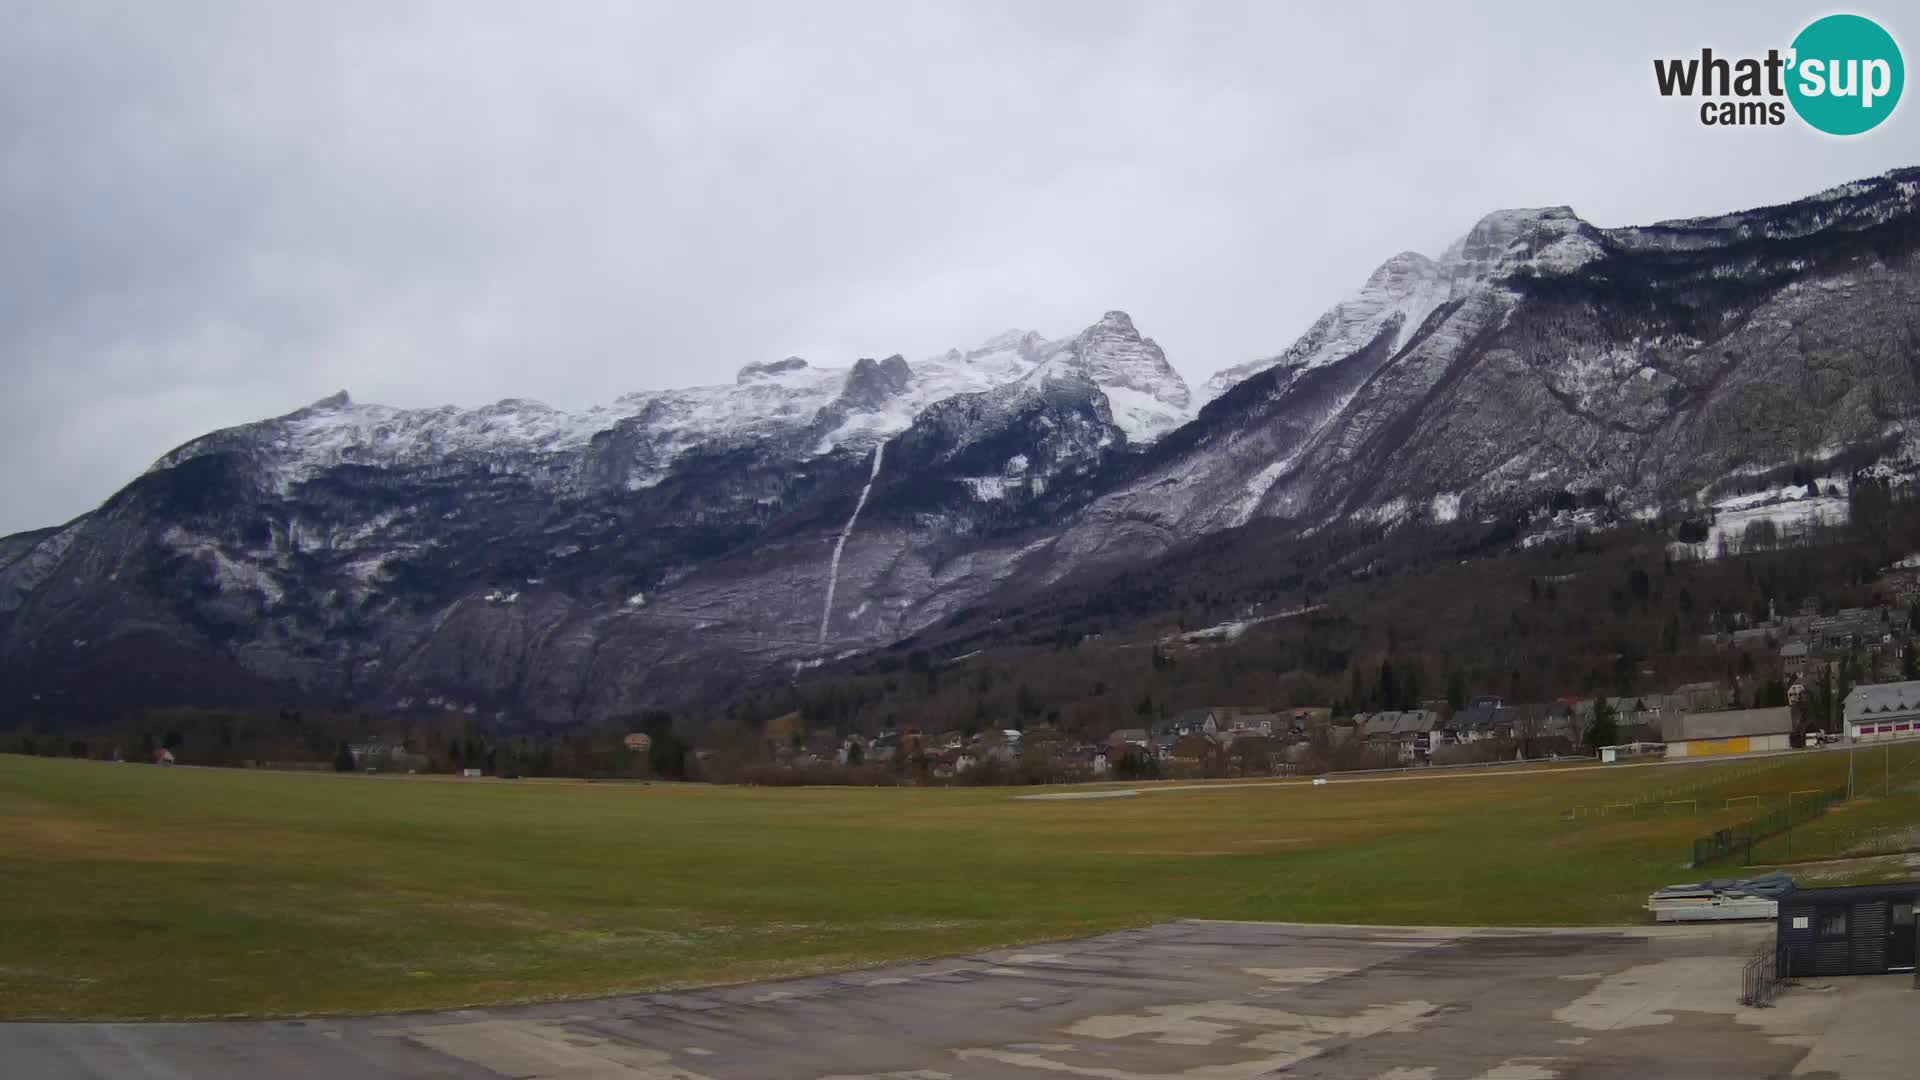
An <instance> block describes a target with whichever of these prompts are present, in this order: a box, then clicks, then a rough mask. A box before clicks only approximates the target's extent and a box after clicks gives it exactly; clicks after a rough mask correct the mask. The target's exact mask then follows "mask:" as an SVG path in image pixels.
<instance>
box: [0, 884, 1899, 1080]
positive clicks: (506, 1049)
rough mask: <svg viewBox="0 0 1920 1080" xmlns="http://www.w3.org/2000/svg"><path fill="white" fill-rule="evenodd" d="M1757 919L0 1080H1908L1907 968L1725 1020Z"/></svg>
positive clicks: (999, 957) (151, 1054)
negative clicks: (1782, 1079) (1763, 1079)
mask: <svg viewBox="0 0 1920 1080" xmlns="http://www.w3.org/2000/svg"><path fill="white" fill-rule="evenodd" d="M1767 932H1768V928H1766V927H1751V926H1736V927H1727V926H1706V927H1697V926H1686V927H1661V928H1649V929H1644V930H1625V929H1613V930H1587V931H1574V930H1556V931H1525V930H1445V929H1394V928H1360V927H1326V926H1301V925H1280V924H1252V923H1213V922H1180V923H1171V924H1167V925H1164V926H1158V927H1154V928H1151V929H1147V930H1141V931H1133V932H1127V933H1118V934H1109V935H1106V936H1103V937H1098V938H1091V939H1087V940H1083V941H1076V942H1067V943H1062V944H1056V945H1048V946H1040V947H1034V948H1029V949H1012V950H1003V951H997V952H990V953H983V954H980V955H977V956H970V957H964V958H956V959H949V960H938V961H930V962H926V963H918V964H908V965H902V966H898V967H892V968H885V969H876V970H871V971H863V972H855V973H850V974H843V975H836V976H823V977H817V978H806V979H796V980H791V981H786V982H777V983H755V984H749V985H743V986H736V987H727V988H720V989H713V990H705V991H698V992H689V993H676V994H648V995H636V996H629V997H620V998H609V999H604V1000H598V1001H589V1002H571V1003H565V1004H556V1005H541V1006H529V1007H520V1008H502V1009H477V1010H468V1011H462V1012H455V1013H431V1014H419V1015H410V1016H382V1017H368V1018H361V1019H352V1020H309V1021H292V1022H288V1021H267V1022H258V1023H217V1024H5V1025H0V1077H4V1078H5V1080H70V1078H71V1080H78V1078H95V1077H111V1078H126V1077H159V1078H167V1080H173V1078H188V1077H191V1078H195V1080H199V1078H228V1077H234V1078H238V1077H246V1078H253V1077H275V1078H279V1077H290V1078H312V1080H323V1078H324V1080H342V1078H345V1080H388V1078H399V1077H457V1078H462V1080H498V1078H501V1077H513V1078H518V1080H769V1078H782V1077H794V1078H806V1080H823V1078H833V1080H984V1078H990V1077H991V1078H1020V1080H1046V1078H1056V1080H1057V1078H1063V1077H1064V1078H1073V1077H1091V1078H1095V1080H1173V1078H1180V1080H1256V1078H1260V1077H1278V1076H1285V1077H1326V1078H1331V1077H1351V1078H1362V1080H1557V1078H1563V1077H1564V1078H1568V1080H1573V1078H1580V1080H1597V1078H1616V1077H1617V1078H1620V1080H1659V1078H1671V1080H1705V1078H1712V1077H1741V1078H1746V1077H1756V1076H1787V1075H1790V1074H1792V1075H1806V1076H1811V1077H1816V1078H1818V1077H1828V1078H1835V1080H1879V1078H1882V1077H1884V1078H1887V1080H1893V1078H1895V1077H1898V1078H1901V1080H1910V1078H1911V1077H1912V1076H1913V1075H1915V1074H1914V1072H1913V1064H1912V1062H1913V1060H1914V1059H1915V1058H1917V1057H1920V1035H1916V1034H1915V1033H1914V1032H1915V1027H1914V1025H1913V1023H1912V1018H1913V1017H1914V1016H1915V1015H1920V992H1916V991H1914V990H1913V989H1912V986H1913V983H1912V980H1911V979H1910V978H1908V977H1905V976H1899V977H1895V976H1885V977H1880V978H1855V979H1836V980H1832V981H1831V982H1830V983H1826V984H1823V985H1809V986H1801V987H1796V988H1793V989H1790V990H1788V991H1787V992H1786V993H1785V994H1784V995H1783V996H1782V997H1781V999H1780V1002H1779V1004H1778V1005H1777V1006H1776V1007H1774V1008H1771V1009H1746V1008H1742V1007H1741V1006H1740V1005H1738V1004H1737V1002H1736V997H1737V993H1738V988H1739V978H1740V963H1741V960H1742V959H1743V958H1744V957H1745V955H1746V954H1747V953H1748V952H1749V951H1750V949H1751V948H1752V946H1753V944H1754V943H1755V942H1756V941H1758V940H1760V938H1761V936H1762V935H1764V934H1765V933H1767Z"/></svg>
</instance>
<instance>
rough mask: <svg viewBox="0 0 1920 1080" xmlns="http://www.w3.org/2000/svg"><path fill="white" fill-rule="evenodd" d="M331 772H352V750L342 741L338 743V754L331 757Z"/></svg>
mask: <svg viewBox="0 0 1920 1080" xmlns="http://www.w3.org/2000/svg"><path fill="white" fill-rule="evenodd" d="M333 771H334V772H352V771H353V750H352V748H350V747H349V746H347V744H346V743H345V742H344V741H342V742H341V743H340V752H339V753H337V754H335V755H333Z"/></svg>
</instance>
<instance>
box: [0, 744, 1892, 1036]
mask: <svg viewBox="0 0 1920 1080" xmlns="http://www.w3.org/2000/svg"><path fill="white" fill-rule="evenodd" d="M1915 751H1920V747H1917V748H1913V750H1909V751H1908V755H1909V756H1913V755H1914V753H1915ZM1911 764H1912V762H1910V761H1908V760H1907V759H1905V758H1903V759H1902V760H1901V761H1900V762H1896V765H1903V766H1908V765H1911ZM1846 767H1847V765H1846V755H1845V754H1842V753H1806V754H1799V755H1793V756H1787V757H1780V758H1769V759H1762V760H1756V761H1741V760H1735V761H1730V762H1727V763H1724V764H1702V765H1689V766H1684V767H1666V766H1652V767H1619V766H1616V767H1611V768H1605V769H1600V768H1594V769H1572V770H1569V769H1541V770H1527V771H1516V772H1506V773H1498V774H1484V773H1482V774H1477V775H1460V774H1414V775H1412V776H1410V777H1408V778H1406V779H1399V778H1394V779H1383V780H1378V781H1365V780H1359V779H1339V778H1336V779H1335V780H1334V781H1333V782H1332V783H1330V784H1327V785H1325V786H1318V787H1315V786H1312V785H1309V784H1305V783H1298V782H1296V783H1277V784H1245V783H1232V784H1219V785H1184V786H1176V785H1135V786H1136V787H1138V789H1139V790H1140V791H1141V792H1142V794H1141V795H1139V796H1137V797H1130V798H1114V799H1087V800H1022V799H1017V798H1015V796H1017V795H1022V794H1032V793H1033V792H1034V789H1016V788H986V789H912V788H901V789H864V788H862V789H847V788H728V787H708V786H698V785H663V784H656V785H644V786H643V785H626V784H586V783H561V782H553V783H545V782H494V781H459V780H451V779H441V778H374V777H363V776H351V775H349V776H335V775H318V774H285V773H271V772H249V771H240V770H215V769H159V768H153V767H150V766H142V765H114V764H107V763H96V762H83V761H69V760H51V759H37V758H23V757H16V756H0V881H4V882H5V887H4V889H0V1018H5V1019H23V1018H29V1017H38V1018H108V1017H111V1018H163V1017H164V1018H197V1017H215V1016H284V1015H312V1014H337V1013H365V1012H389V1011H400V1010H414V1009H431V1008H447V1007H457V1006H465V1005H478V1004H501V1003H507V1002H518V1001H537V1000H551V999H559V998H568V997H584V996H593V995H602V994H612V993H620V992H631V991H641V990H652V989H666V988H673V987H684V986H690V985H700V984H712V983H724V982H735V981H743V980H748V979H761V978H770V977H779V976H786V975H798V974H803V973H811V972H818V971H827V970H835V969H844V968H853V967H860V966H869V965H875V964H882V963H888V962H893V961H899V960H904V959H911V958H917V957H925V956H933V955H944V954H951V953H959V952H968V951H975V950H980V949H985V948H990V947H994V946H1000V945H1009V944H1018V943H1024V942H1031V941H1039V940H1046V939H1058V938H1065V937H1073V936H1079V935H1083V934H1089V933H1094V932H1098V931H1104V930H1111V929H1116V928H1121V927H1128V926H1140V925H1145V924H1150V923H1156V922H1160V921H1163V920H1167V919H1171V918H1182V917H1188V918H1212V919H1243V920H1297V921H1323V922H1343V923H1385V924H1396V923H1397V924H1426V925H1449V926H1477V925H1509V926H1527V925H1594V924H1610V923H1635V922H1641V921H1644V918H1645V916H1644V912H1642V911H1641V909H1640V905H1641V904H1642V903H1643V901H1644V900H1645V898H1646V894H1647V892H1648V891H1649V890H1651V889H1652V888H1655V887H1657V886H1660V885H1664V884H1670V883H1673V882H1677V881H1686V880H1690V879H1697V878H1699V877H1703V876H1726V875H1728V874H1732V873H1737V872H1738V870H1737V868H1715V869H1713V870H1711V871H1692V870H1688V869H1686V867H1685V863H1686V860H1687V857H1688V845H1689V842H1690V841H1691V840H1692V838H1693V837H1694V836H1696V835H1699V834H1701V833H1704V832H1708V831H1711V830H1712V829H1715V828H1719V827H1722V826H1725V825H1728V824H1731V823H1733V822H1735V821H1739V820H1743V819H1745V818H1747V817H1750V816H1752V815H1753V814H1754V813H1755V810H1754V800H1751V799H1742V797H1744V796H1759V800H1758V801H1760V802H1761V803H1763V804H1764V805H1769V806H1770V805H1775V804H1777V802H1778V801H1779V800H1783V799H1785V798H1787V797H1788V795H1789V793H1790V792H1794V791H1803V790H1806V789H1812V788H1819V787H1828V786H1833V785H1835V784H1839V783H1844V782H1845V776H1846ZM1898 771H1899V770H1898V769H1896V772H1898ZM1680 787H1686V788H1688V789H1690V790H1688V791H1686V792H1684V793H1679V792H1677V791H1676V789H1677V788H1680ZM1667 796H1673V797H1674V798H1676V799H1685V800H1689V801H1690V805H1689V803H1685V802H1683V803H1678V804H1677V805H1673V806H1667V805H1658V806H1650V807H1646V808H1643V809H1641V810H1639V811H1636V812H1623V811H1620V810H1613V811H1609V812H1608V814H1607V815H1606V816H1601V815H1599V814H1594V813H1583V814H1581V815H1580V816H1579V817H1577V818H1576V819H1574V820H1568V818H1567V812H1568V810H1569V808H1571V807H1575V806H1580V807H1589V808H1591V807H1599V806H1607V805H1613V806H1616V807H1618V806H1620V805H1622V804H1627V803H1631V802H1636V801H1638V802H1643V803H1645V802H1648V801H1652V802H1655V803H1662V804H1664V803H1665V800H1666V797H1667ZM1729 799H1733V800H1737V801H1736V802H1735V804H1734V805H1733V806H1731V807H1728V806H1727V805H1726V802H1727V800H1729Z"/></svg>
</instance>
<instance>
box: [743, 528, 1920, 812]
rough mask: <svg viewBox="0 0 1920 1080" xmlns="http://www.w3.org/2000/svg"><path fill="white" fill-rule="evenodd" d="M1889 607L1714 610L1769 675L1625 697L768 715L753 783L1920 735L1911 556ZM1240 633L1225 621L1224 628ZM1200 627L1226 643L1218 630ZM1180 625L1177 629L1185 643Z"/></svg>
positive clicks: (1017, 775)
mask: <svg viewBox="0 0 1920 1080" xmlns="http://www.w3.org/2000/svg"><path fill="white" fill-rule="evenodd" d="M1881 583H1882V585H1883V586H1884V588H1885V593H1886V597H1887V599H1886V602H1884V603H1882V604H1879V605H1876V606H1872V607H1847V608H1841V609H1839V610H1836V611H1833V612H1831V613H1822V612H1820V611H1819V610H1818V605H1817V603H1815V602H1814V601H1812V600H1811V599H1809V600H1808V601H1806V602H1804V603H1802V604H1801V605H1800V606H1799V608H1798V609H1797V610H1796V611H1795V612H1793V613H1791V614H1779V613H1777V612H1772V611H1769V612H1768V613H1767V616H1766V617H1765V618H1761V619H1753V618H1751V617H1749V616H1748V615H1747V614H1746V613H1744V612H1731V613H1724V614H1723V613H1715V614H1714V615H1713V616H1712V619H1711V621H1712V622H1714V623H1715V624H1719V625H1723V626H1724V627H1725V628H1724V629H1721V630H1717V631H1715V632H1713V633H1709V634H1704V635H1702V636H1701V638H1700V641H1701V644H1702V645H1703V646H1707V647H1711V648H1713V649H1717V650H1721V651H1724V652H1727V653H1729V654H1730V655H1732V654H1739V655H1742V656H1745V655H1747V654H1748V653H1751V652H1753V651H1755V650H1763V651H1764V653H1765V654H1766V655H1771V656H1772V657H1774V665H1773V667H1772V669H1771V670H1763V669H1760V668H1756V669H1754V670H1753V671H1751V672H1748V673H1745V674H1738V675H1735V676H1734V677H1733V678H1731V679H1730V680H1725V681H1696V682H1689V683H1683V684H1680V685H1677V686H1674V687H1672V688H1670V689H1667V690H1664V691H1653V692H1647V693H1638V694H1631V695H1611V696H1593V697H1577V696H1573V697H1564V698H1558V699H1554V700H1549V701H1509V700H1507V699H1505V698H1504V697H1502V696H1501V695H1498V694H1480V695H1475V696H1472V697H1470V698H1468V699H1466V700H1464V701H1458V702H1453V701H1448V700H1444V699H1423V700H1422V701H1421V702H1420V706H1419V707H1418V708H1412V709H1383V710H1378V711H1352V712H1347V713H1344V714H1338V715H1337V714H1336V711H1335V709H1334V708H1333V707H1330V706H1318V707H1286V708H1277V709H1276V708H1271V707H1267V706H1264V705H1260V704H1247V703H1239V704H1221V705H1214V706H1207V707H1198V708H1189V709H1183V710H1180V711H1178V712H1177V713H1175V714H1173V715H1171V716H1166V717H1161V718H1154V719H1152V720H1151V721H1149V722H1144V723H1142V724H1141V725H1140V726H1130V727H1119V728H1115V729H1113V730H1112V731H1111V732H1110V733H1109V734H1108V735H1107V737H1106V738H1105V739H1098V738H1095V739H1087V738H1079V739H1073V738H1069V737H1068V736H1067V735H1066V734H1065V733H1063V732H1061V731H1060V730H1059V729H1057V728H1056V727H1055V726H1054V725H1051V724H1048V723H1044V722H1043V723H1040V724H1036V725H1019V726H1011V727H993V728H987V729H985V730H980V731H973V732H963V731H958V730H946V731H924V730H921V729H919V728H917V727H912V726H908V727H903V728H899V729H892V730H886V731H883V732H880V733H878V734H874V735H871V736H865V735H859V734H854V735H846V734H843V733H836V732H834V731H832V730H808V729H807V728H806V727H805V723H804V719H803V716H802V714H801V713H799V712H797V711H795V712H790V713H787V714H785V715H782V716H780V717H777V718H775V719H774V720H773V721H771V722H769V723H768V724H767V725H766V728H765V731H764V742H763V744H762V749H763V751H764V762H765V763H767V767H755V768H750V769H748V770H747V777H748V778H749V779H751V780H757V781H760V782H782V781H784V782H798V783H804V782H807V778H808V774H809V773H810V772H820V773H831V774H832V775H833V776H834V777H835V778H836V779H841V780H844V779H846V778H848V777H849V776H850V775H857V774H864V775H866V776H868V777H870V778H874V779H878V778H880V777H881V776H891V777H893V778H896V779H908V780H918V781H919V782H947V783H1022V782H1027V783H1032V782H1044V783H1059V782H1070V781H1075V780H1081V781H1085V780H1100V779H1151V778H1158V777H1190V778H1205V777H1230V776H1254V775H1273V776H1288V775H1310V774H1317V773H1322V772H1329V771H1343V770H1355V769H1406V768H1421V767H1430V766H1449V765H1470V764H1488V763H1494V762H1500V761H1513V760H1534V759H1542V758H1545V759H1551V758H1557V757H1566V756H1580V757H1596V756H1597V757H1599V758H1601V759H1602V760H1606V761H1614V760H1619V759H1622V758H1627V757H1645V756H1650V755H1657V756H1667V757H1684V756H1706V755H1720V754H1739V753H1757V752H1765V751H1776V750H1785V749H1789V748H1798V747H1804V746H1817V745H1822V744H1824V743H1826V742H1829V741H1833V740H1837V739H1840V738H1859V739H1874V738H1920V671H1916V660H1920V653H1916V647H1917V644H1920V642H1917V639H1920V629H1916V627H1914V625H1913V622H1912V620H1913V613H1914V611H1915V610H1916V607H1915V605H1916V604H1920V557H1914V558H1908V559H1904V560H1901V561H1900V562H1899V563H1897V564H1895V565H1893V566H1891V567H1889V568H1887V570H1886V572H1885V574H1884V575H1883V577H1882V579H1881ZM1235 626H1236V629H1237V628H1239V624H1235ZM1199 633H1200V634H1201V635H1202V636H1205V635H1208V634H1212V635H1213V636H1216V637H1217V636H1234V635H1232V634H1229V633H1226V632H1220V631H1217V630H1210V631H1201V632H1199ZM1194 636H1195V635H1194V634H1187V635H1185V637H1188V638H1192V637H1194Z"/></svg>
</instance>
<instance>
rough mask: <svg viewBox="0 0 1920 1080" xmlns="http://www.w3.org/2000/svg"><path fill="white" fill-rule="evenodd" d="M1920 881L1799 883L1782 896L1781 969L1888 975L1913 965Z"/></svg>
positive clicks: (1786, 973) (1804, 972) (1794, 972)
mask: <svg viewBox="0 0 1920 1080" xmlns="http://www.w3.org/2000/svg"><path fill="white" fill-rule="evenodd" d="M1916 902H1920V881H1914V882H1905V883H1903V884H1898V885H1845V886H1840V887H1837V888H1831V889H1795V890H1794V891H1792V892H1790V893H1787V894H1786V895H1785V896H1782V897H1781V898H1780V914H1779V920H1780V921H1779V933H1778V935H1777V938H1776V940H1777V941H1778V944H1779V949H1780V957H1779V964H1780V973H1781V975H1783V976H1787V977H1794V976H1804V975H1882V974H1885V973H1887V972H1890V971H1912V970H1913V969H1914V960H1915V956H1916V952H1915V950H1916V948H1920V944H1917V943H1916V942H1915V940H1914V927H1913V922H1914V915H1913V909H1914V905H1915V903H1916Z"/></svg>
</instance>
